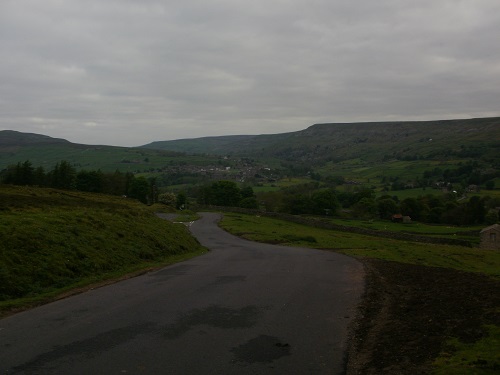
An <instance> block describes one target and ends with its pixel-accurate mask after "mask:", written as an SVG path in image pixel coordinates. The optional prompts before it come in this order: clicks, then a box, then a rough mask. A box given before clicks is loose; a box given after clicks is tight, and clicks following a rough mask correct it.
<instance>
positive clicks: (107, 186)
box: [0, 160, 158, 203]
mask: <svg viewBox="0 0 500 375" xmlns="http://www.w3.org/2000/svg"><path fill="white" fill-rule="evenodd" d="M0 182H1V183H3V184H11V185H21V186H23V185H30V186H40V187H51V188H56V189H66V190H78V191H86V192H91V193H104V194H112V195H126V196H128V197H131V198H135V199H138V200H140V201H141V202H143V203H153V202H154V201H155V197H157V195H158V193H157V191H156V186H155V181H154V179H149V180H148V179H146V178H145V177H142V176H139V177H136V176H134V174H132V173H130V172H128V173H122V172H120V171H115V172H112V173H107V172H102V171H101V170H90V171H88V170H80V171H77V170H76V169H75V168H74V167H73V166H72V165H71V164H70V163H69V162H67V161H65V160H63V161H61V162H59V163H57V164H56V165H55V166H54V167H53V168H52V169H51V170H49V171H45V169H44V168H43V167H37V168H35V167H33V164H32V163H31V162H30V161H29V160H26V161H25V162H23V163H21V162H19V163H17V164H15V165H10V166H8V167H7V168H6V169H4V170H3V171H1V172H0Z"/></svg>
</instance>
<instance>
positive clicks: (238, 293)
mask: <svg viewBox="0 0 500 375" xmlns="http://www.w3.org/2000/svg"><path fill="white" fill-rule="evenodd" d="M217 220H218V215H216V214H204V216H203V218H202V219H201V220H199V221H197V222H195V223H193V224H192V225H191V228H190V230H191V231H192V233H193V234H194V235H195V236H196V237H197V238H198V239H199V241H200V242H201V243H202V244H203V245H204V246H206V247H208V248H209V249H211V251H210V252H209V253H207V254H206V255H203V256H200V257H198V258H195V259H191V260H189V261H186V262H183V263H179V264H176V265H172V266H170V267H166V268H164V269H161V270H159V271H157V272H152V273H149V274H146V275H143V276H140V277H136V278H133V279H129V280H125V281H122V282H119V283H116V284H113V285H110V286H106V287H102V288H99V289H95V290H91V291H88V292H85V293H82V294H79V295H77V296H73V297H70V298H67V299H64V300H60V301H57V302H54V303H50V304H47V305H44V306H41V307H38V308H35V309H32V310H29V311H25V312H22V313H19V314H16V315H13V316H10V317H8V318H5V319H2V320H0V374H2V375H3V374H106V375H108V374H183V375H184V374H186V375H188V374H196V375H200V374H341V373H342V371H343V358H344V352H345V348H346V336H347V325H348V323H349V322H350V321H351V319H352V318H353V317H354V313H355V305H356V303H357V302H358V301H359V299H360V295H361V292H362V289H363V269H362V266H361V264H360V263H358V262H357V261H355V260H353V259H351V258H348V257H346V256H343V255H339V254H335V253H332V252H326V251H320V250H311V249H302V248H289V247H280V246H274V245H266V244H258V243H254V242H250V241H245V240H241V239H239V238H237V237H235V236H232V235H230V234H228V233H226V232H224V231H222V230H221V229H219V228H218V227H217V225H216V222H217ZM179 225H180V224H179Z"/></svg>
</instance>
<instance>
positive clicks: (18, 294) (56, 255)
mask: <svg viewBox="0 0 500 375" xmlns="http://www.w3.org/2000/svg"><path fill="white" fill-rule="evenodd" d="M0 238H2V242H0V314H2V313H3V314H5V313H6V312H8V311H12V309H19V308H23V307H27V306H28V307H29V306H33V305H36V304H40V303H43V302H46V301H48V300H52V299H54V298H57V296H59V295H61V294H63V295H64V294H66V293H68V292H69V291H70V290H73V289H75V288H76V289H78V288H82V287H84V286H86V285H98V284H100V283H102V282H104V281H106V280H116V279H120V278H121V277H123V276H124V275H134V274H137V273H140V272H143V271H144V270H148V269H152V268H157V267H160V266H163V265H167V264H171V263H173V262H177V261H181V260H184V259H188V258H190V257H193V256H196V255H199V254H200V253H202V252H204V251H205V250H204V249H203V248H202V247H201V245H200V244H199V243H198V242H197V241H196V240H195V239H194V238H193V237H192V236H191V235H190V234H189V232H188V230H187V229H186V227H185V226H184V225H181V224H173V223H170V222H168V221H167V220H162V219H160V218H158V217H157V216H155V215H154V213H153V212H152V211H151V210H150V209H149V208H148V207H147V206H144V205H142V204H140V203H138V202H136V201H133V200H130V199H126V198H122V197H113V196H106V195H97V194H88V193H78V192H68V191H59V190H54V189H39V188H31V187H30V188H23V187H11V186H0Z"/></svg>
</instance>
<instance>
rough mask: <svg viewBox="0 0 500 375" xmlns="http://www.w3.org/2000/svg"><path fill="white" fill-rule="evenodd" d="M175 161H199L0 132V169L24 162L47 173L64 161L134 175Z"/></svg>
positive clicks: (158, 152)
mask: <svg viewBox="0 0 500 375" xmlns="http://www.w3.org/2000/svg"><path fill="white" fill-rule="evenodd" d="M179 158H183V161H184V162H189V163H197V162H200V160H199V158H193V157H187V158H184V154H179V153H177V152H172V151H162V150H147V149H140V148H133V147H117V146H102V145H84V144H78V143H71V142H69V141H67V140H65V139H59V138H52V137H48V136H45V135H39V134H31V133H21V132H16V131H12V130H3V131H0V170H2V169H3V168H6V167H7V166H9V165H14V164H17V163H19V162H24V161H26V160H30V161H31V162H32V164H33V165H34V166H35V167H38V166H42V167H43V168H45V169H46V170H50V169H52V168H53V167H54V165H55V164H56V163H58V162H60V161H61V160H66V161H68V162H69V163H70V164H71V165H73V166H74V167H75V168H77V169H87V170H97V169H101V170H102V171H107V172H114V171H115V170H120V171H121V172H133V173H135V172H143V171H145V170H150V169H152V168H159V167H161V166H163V165H165V164H168V163H170V161H177V160H178V159H179Z"/></svg>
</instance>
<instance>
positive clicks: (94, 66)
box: [0, 0, 500, 146]
mask: <svg viewBox="0 0 500 375" xmlns="http://www.w3.org/2000/svg"><path fill="white" fill-rule="evenodd" d="M499 40H500V1H499V0H419V1H414V0H377V1H374V0H253V1H243V0H85V1H82V0H43V1H41V0H0V130H4V129H12V130H18V131H22V132H32V133H40V134H45V135H49V136H53V137H59V138H65V139H68V140H70V141H72V142H77V143H86V144H111V145H121V146H138V145H143V144H146V143H149V142H152V141H157V140H168V139H179V138H194V137H201V136H210V135H229V134H263V133H283V132H288V131H295V130H300V129H304V128H306V127H308V126H310V125H312V124H314V123H319V122H358V121H386V120H391V121H392V120H394V121H396V120H434V119H449V118H471V117H488V116H500V47H499Z"/></svg>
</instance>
